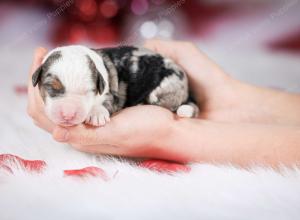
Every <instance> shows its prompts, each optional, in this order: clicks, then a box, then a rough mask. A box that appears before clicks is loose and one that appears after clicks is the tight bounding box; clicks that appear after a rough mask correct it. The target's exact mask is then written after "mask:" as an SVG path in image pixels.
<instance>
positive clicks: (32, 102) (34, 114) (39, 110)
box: [27, 47, 55, 132]
mask: <svg viewBox="0 0 300 220" xmlns="http://www.w3.org/2000/svg"><path fill="white" fill-rule="evenodd" d="M46 53H47V50H46V49H45V48H42V47H40V48H37V49H36V50H35V53H34V57H33V62H32V65H31V68H30V71H29V77H28V106H27V112H28V114H29V116H30V117H31V118H32V119H33V121H34V123H35V124H36V125H37V126H38V127H40V128H42V129H44V130H46V131H48V132H52V130H53V128H54V126H55V125H54V124H53V123H52V122H51V121H50V120H49V119H48V118H47V116H46V115H45V108H44V102H43V100H42V97H41V95H40V92H39V88H38V87H33V85H32V75H33V73H34V71H35V70H36V69H37V68H38V67H39V66H40V65H41V63H42V60H43V58H44V56H45V55H46Z"/></svg>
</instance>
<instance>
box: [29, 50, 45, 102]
mask: <svg viewBox="0 0 300 220" xmlns="http://www.w3.org/2000/svg"><path fill="white" fill-rule="evenodd" d="M46 53H47V50H46V49H45V48H42V47H39V48H37V49H36V50H35V52H34V56H33V61H32V65H31V68H30V71H29V77H28V96H29V101H30V103H29V104H32V102H33V101H34V100H33V97H34V88H33V85H32V75H33V73H34V71H35V70H36V69H37V68H38V67H39V66H40V64H41V63H42V60H43V57H44V56H45V54H46Z"/></svg>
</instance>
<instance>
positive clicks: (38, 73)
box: [32, 65, 43, 87]
mask: <svg viewBox="0 0 300 220" xmlns="http://www.w3.org/2000/svg"><path fill="white" fill-rule="evenodd" d="M42 73H43V65H41V66H40V67H39V68H38V69H37V70H36V71H35V72H34V73H33V75H32V85H33V87H35V86H36V85H37V84H38V82H39V81H40V80H41V76H42Z"/></svg>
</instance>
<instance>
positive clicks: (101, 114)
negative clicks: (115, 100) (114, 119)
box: [85, 106, 110, 127]
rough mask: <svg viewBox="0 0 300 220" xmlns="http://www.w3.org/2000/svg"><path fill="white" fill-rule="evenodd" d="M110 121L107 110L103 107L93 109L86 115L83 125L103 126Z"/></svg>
mask: <svg viewBox="0 0 300 220" xmlns="http://www.w3.org/2000/svg"><path fill="white" fill-rule="evenodd" d="M109 121H110V118H109V112H108V110H107V109H106V108H105V107H103V106H100V107H94V108H93V109H92V111H91V112H90V113H89V114H88V116H87V118H86V120H85V123H86V124H89V125H93V126H97V127H99V126H104V125H105V124H106V123H108V122H109Z"/></svg>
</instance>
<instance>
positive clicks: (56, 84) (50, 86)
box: [43, 75, 65, 97]
mask: <svg viewBox="0 0 300 220" xmlns="http://www.w3.org/2000/svg"><path fill="white" fill-rule="evenodd" d="M43 87H44V88H45V89H46V91H47V92H48V94H49V95H50V96H51V97H56V96H59V95H62V94H64V93H65V87H64V86H63V84H62V83H61V81H60V80H59V79H58V77H57V76H53V75H47V76H46V79H45V82H44V84H43Z"/></svg>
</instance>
